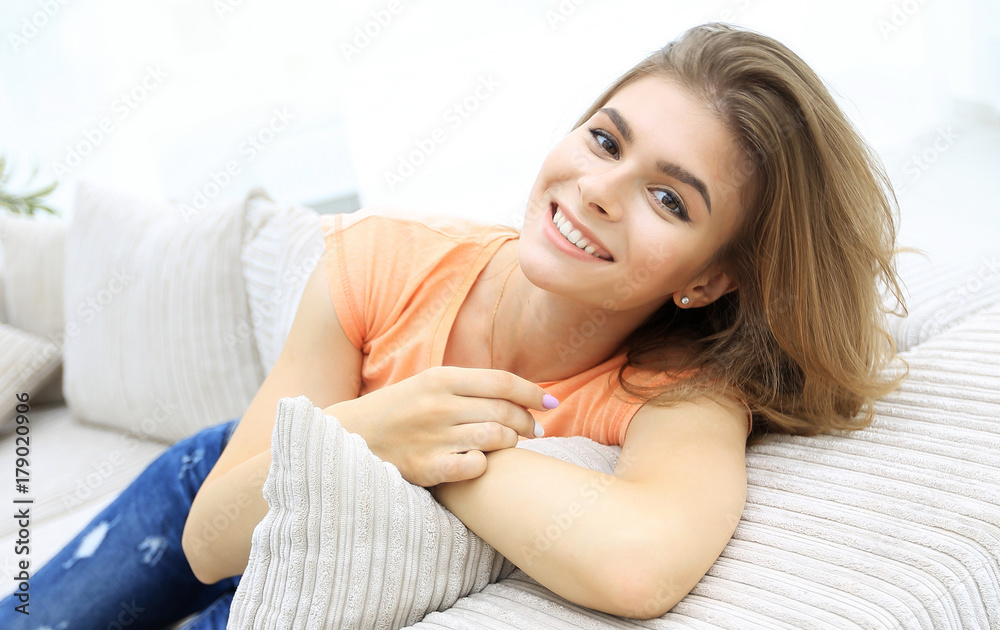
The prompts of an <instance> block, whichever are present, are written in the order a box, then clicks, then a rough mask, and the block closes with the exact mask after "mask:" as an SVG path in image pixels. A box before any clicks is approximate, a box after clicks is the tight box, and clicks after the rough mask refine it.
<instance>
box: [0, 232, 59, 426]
mask: <svg viewBox="0 0 1000 630" xmlns="http://www.w3.org/2000/svg"><path fill="white" fill-rule="evenodd" d="M67 228H68V223H67V222H66V221H65V220H62V219H58V218H52V217H49V218H39V217H22V216H17V215H13V216H12V215H3V214H0V259H2V260H0V322H3V323H5V324H9V325H11V326H12V327H15V328H19V329H21V330H23V331H25V332H28V333H31V334H33V335H36V336H37V337H40V338H42V339H45V340H46V341H48V342H50V343H52V344H54V345H55V347H56V350H57V352H58V355H59V356H58V357H57V360H56V361H55V367H54V371H53V372H51V373H50V374H51V377H48V376H47V377H46V378H45V379H44V382H43V384H42V386H41V387H40V388H38V389H36V390H35V391H32V392H31V394H32V402H33V403H35V404H53V403H61V402H63V396H62V369H61V368H62V350H63V345H64V344H65V343H66V337H65V333H64V331H63V326H64V316H63V310H64V306H63V293H64V291H63V278H64V276H65V270H64V267H65V265H66V262H65V261H66V232H67ZM0 413H2V412H0Z"/></svg>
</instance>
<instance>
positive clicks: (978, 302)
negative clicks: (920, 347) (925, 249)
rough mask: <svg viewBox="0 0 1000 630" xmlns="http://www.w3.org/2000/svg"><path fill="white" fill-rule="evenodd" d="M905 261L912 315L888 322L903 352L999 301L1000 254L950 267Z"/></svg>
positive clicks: (917, 259)
mask: <svg viewBox="0 0 1000 630" xmlns="http://www.w3.org/2000/svg"><path fill="white" fill-rule="evenodd" d="M901 260H902V261H903V262H902V263H901V274H902V276H903V278H904V281H905V292H904V296H905V297H906V305H907V309H908V314H907V316H906V317H905V318H901V317H895V316H890V318H889V329H890V331H891V332H892V335H893V338H894V339H895V340H896V345H897V348H898V349H899V350H901V351H902V350H909V349H911V348H913V347H914V346H916V345H917V344H921V343H923V342H925V341H927V340H929V339H931V338H932V337H934V336H935V335H938V334H940V333H942V332H944V331H946V330H948V329H949V328H951V327H952V326H955V325H956V324H959V323H961V322H963V321H965V320H966V319H967V318H968V317H969V316H971V315H973V314H975V313H977V312H979V311H981V310H983V309H985V308H987V307H989V306H991V305H993V304H996V303H997V302H998V301H1000V249H997V250H993V251H987V252H982V253H979V254H976V255H973V256H970V257H969V258H968V259H966V260H960V261H948V262H947V263H936V262H933V261H931V260H928V259H926V258H923V257H916V256H907V257H904V258H902V259H901Z"/></svg>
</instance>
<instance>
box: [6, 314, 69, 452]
mask: <svg viewBox="0 0 1000 630" xmlns="http://www.w3.org/2000/svg"><path fill="white" fill-rule="evenodd" d="M61 359H62V357H61V355H60V354H59V348H58V347H56V345H55V344H53V343H52V342H51V341H48V340H47V339H42V338H41V337H39V336H37V335H33V334H31V333H27V332H24V331H23V330H18V329H17V328H14V327H13V326H8V325H7V324H0V400H2V401H3V404H2V405H0V436H2V435H6V434H7V433H10V432H11V431H12V430H13V429H14V426H15V422H14V419H15V418H16V417H17V404H18V401H19V400H20V399H19V398H16V396H18V395H19V394H25V393H26V394H28V401H27V402H28V404H29V405H35V404H36V403H37V402H38V401H37V396H38V393H39V391H41V390H42V388H43V386H44V385H45V384H46V383H47V382H48V381H49V380H51V377H52V376H53V375H54V372H55V370H56V368H57V367H59V362H60V360H61ZM12 448H13V447H12Z"/></svg>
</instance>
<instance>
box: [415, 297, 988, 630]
mask: <svg viewBox="0 0 1000 630" xmlns="http://www.w3.org/2000/svg"><path fill="white" fill-rule="evenodd" d="M904 357H905V358H906V359H907V360H908V361H909V363H910V367H911V372H910V375H909V377H908V378H907V380H906V381H904V383H903V385H902V387H901V388H900V389H899V390H897V391H896V392H894V393H893V394H890V395H888V396H886V397H884V398H883V399H881V400H880V401H879V402H878V403H877V419H876V420H875V422H874V424H873V425H872V426H871V427H869V428H868V429H865V430H862V431H858V432H853V433H849V434H845V435H824V436H818V437H809V438H797V437H787V436H786V437H779V436H773V437H771V438H768V439H766V440H765V441H764V442H763V443H762V444H759V445H756V446H754V447H752V448H751V449H750V450H749V453H748V457H747V469H748V478H749V488H748V496H747V506H746V509H745V511H744V514H743V519H742V521H741V522H740V524H739V526H738V527H737V529H736V533H735V534H734V536H733V539H732V540H731V541H730V543H729V545H728V546H727V547H726V548H725V550H724V551H723V553H722V556H721V557H720V558H719V560H718V561H716V563H715V564H714V565H713V566H712V568H711V570H709V572H708V575H706V576H705V577H704V578H703V579H702V580H701V582H700V583H699V584H698V585H697V586H696V587H695V588H694V590H693V591H692V592H691V593H690V594H689V595H688V596H687V597H685V598H684V599H683V600H681V602H680V603H679V604H677V605H676V606H675V607H674V608H673V609H672V610H671V611H670V612H668V613H667V614H666V615H664V616H663V617H660V618H659V619H654V620H649V621H638V620H632V619H623V618H618V617H611V616H609V615H604V614H601V613H596V612H594V611H591V610H587V609H584V608H581V607H579V606H576V605H574V604H571V603H569V602H567V601H566V600H563V599H562V598H559V597H558V596H556V595H553V594H552V593H551V592H550V591H548V590H547V589H545V588H543V587H541V586H540V585H538V583H537V582H535V581H534V580H532V579H531V578H530V577H528V576H527V575H525V574H524V573H523V572H521V571H514V572H513V573H512V574H511V575H510V576H509V577H507V578H506V579H504V580H501V581H499V582H498V583H496V584H490V585H489V586H487V587H486V588H484V589H483V590H482V591H481V592H480V593H478V594H476V595H472V596H469V597H465V598H463V599H461V600H459V601H458V602H456V603H455V605H454V606H452V607H451V608H450V609H448V610H446V611H443V612H434V613H431V614H429V615H428V616H427V617H426V618H425V619H424V620H423V621H421V622H420V623H417V624H415V625H413V626H412V628H414V629H421V630H444V629H446V628H447V629H454V630H459V629H461V630H471V629H473V628H477V629H478V628H490V629H492V630H513V629H523V630H529V629H534V628H567V629H569V628H584V629H601V630H604V629H610V628H657V629H664V630H666V629H675V628H701V629H707V628H727V629H737V628H738V629H746V630H762V629H771V628H775V629H777V628H781V629H784V630H790V629H800V628H809V629H810V630H843V629H845V628H858V629H861V628H863V629H868V630H882V629H884V630H889V629H897V628H906V629H907V630H990V629H993V628H1000V304H994V305H993V306H991V307H988V308H986V309H984V310H983V311H981V312H979V313H977V314H975V315H972V316H970V317H968V318H967V319H966V320H965V321H964V322H962V323H960V324H957V325H955V326H954V327H953V328H951V329H950V330H949V331H948V332H946V333H943V334H941V335H939V336H937V337H934V338H933V339H931V340H929V341H927V342H925V343H923V344H921V345H919V346H917V347H915V348H914V349H913V350H912V351H910V352H907V353H905V354H904Z"/></svg>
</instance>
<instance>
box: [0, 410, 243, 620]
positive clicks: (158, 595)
mask: <svg viewBox="0 0 1000 630" xmlns="http://www.w3.org/2000/svg"><path fill="white" fill-rule="evenodd" d="M238 422H239V418H236V419H233V420H229V421H227V422H223V423H221V424H218V425H216V426H214V427H209V428H208V429H204V430H202V431H200V432H198V433H196V434H194V435H192V436H190V437H188V438H185V439H183V440H181V441H179V442H177V443H176V444H174V445H173V446H171V447H170V448H168V449H167V450H166V451H164V452H163V453H161V454H160V456H159V457H158V458H157V459H156V460H154V461H153V462H152V463H151V464H150V465H149V466H148V467H147V468H146V469H145V470H144V471H143V472H142V473H141V474H140V475H139V476H138V477H136V479H135V481H133V482H132V483H131V484H130V485H129V486H128V487H127V488H125V489H124V490H123V491H122V492H121V494H120V495H119V496H118V497H117V498H116V499H115V500H114V501H113V502H112V503H111V504H110V505H108V507H106V508H105V509H104V510H103V511H102V512H101V513H100V514H98V515H97V516H96V517H95V518H94V520H92V521H91V522H90V523H89V524H88V525H87V526H86V527H85V528H84V529H83V531H82V532H80V533H79V534H78V535H77V536H76V537H75V538H74V539H73V540H72V541H71V542H70V543H69V544H68V545H66V547H64V548H63V549H62V550H61V551H60V552H59V553H58V554H56V555H55V557H53V558H52V559H51V560H50V561H49V562H48V563H47V564H46V565H45V566H43V567H42V568H41V569H39V570H38V571H37V572H34V573H33V574H32V576H31V580H30V593H29V594H30V600H29V606H28V611H29V612H30V614H28V615H25V614H23V613H20V612H17V611H16V610H15V606H18V605H20V604H21V603H22V602H21V601H20V600H18V598H17V597H16V596H15V595H13V594H12V595H11V596H9V597H6V598H4V599H3V601H0V628H3V629H4V630H22V629H23V630H27V629H29V628H30V629H32V630H43V629H48V630H78V629H79V630H111V629H114V630H121V629H122V628H128V630H137V629H140V628H169V627H172V625H173V624H175V623H177V622H178V621H181V620H182V619H185V618H186V617H189V616H190V615H192V614H195V613H198V614H197V615H196V616H195V617H192V618H191V619H188V620H186V621H185V623H184V624H183V625H182V626H180V628H183V629H184V630H195V629H197V630H210V629H211V630H224V629H225V627H226V621H227V620H228V619H229V606H230V604H231V603H232V599H233V594H234V593H235V592H236V586H237V585H238V584H239V581H240V578H239V576H237V577H232V578H226V579H224V580H221V581H220V582H218V583H216V584H211V585H206V584H202V583H201V582H199V581H198V579H197V578H195V576H194V574H193V573H192V572H191V567H190V565H188V561H187V558H186V557H185V556H184V551H183V550H182V549H181V533H182V532H183V531H184V522H185V520H186V519H187V515H188V512H189V511H190V509H191V502H192V501H193V500H194V496H195V494H196V493H197V492H198V488H200V487H201V484H202V482H203V481H204V480H205V477H207V476H208V473H209V471H211V470H212V467H213V466H214V465H215V462H216V461H217V460H218V459H219V455H221V454H222V449H223V448H225V446H226V444H228V443H229V438H230V437H231V436H232V434H233V431H234V430H235V429H236V425H237V423H238Z"/></svg>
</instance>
